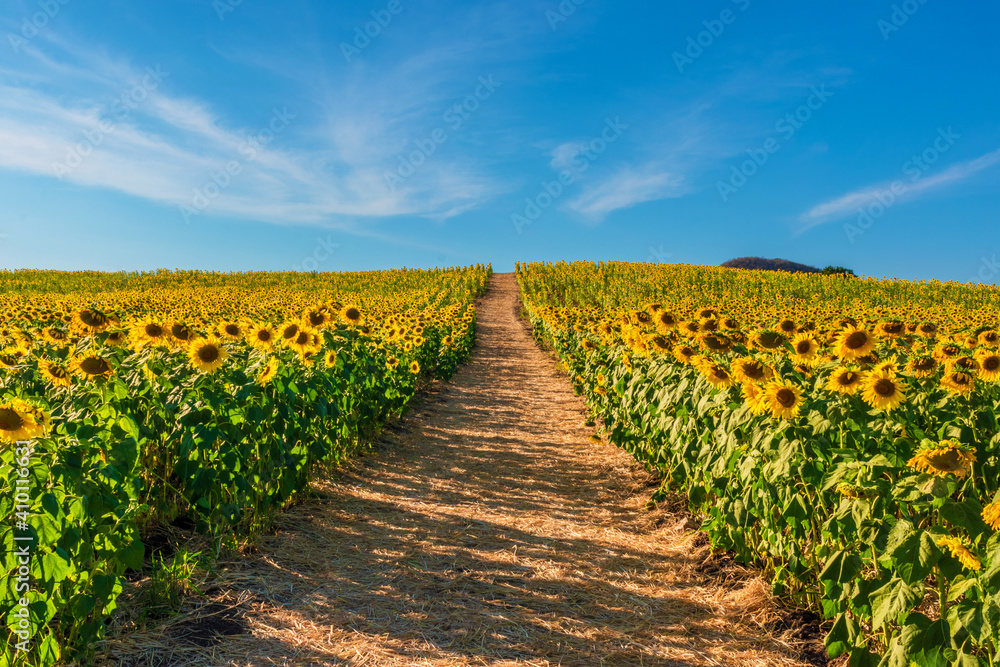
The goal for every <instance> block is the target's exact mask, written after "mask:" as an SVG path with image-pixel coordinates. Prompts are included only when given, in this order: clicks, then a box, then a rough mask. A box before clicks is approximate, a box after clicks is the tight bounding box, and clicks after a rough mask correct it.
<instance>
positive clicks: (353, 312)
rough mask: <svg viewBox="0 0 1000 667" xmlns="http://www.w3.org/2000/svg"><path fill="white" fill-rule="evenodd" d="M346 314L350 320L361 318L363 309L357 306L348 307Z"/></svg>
mask: <svg viewBox="0 0 1000 667" xmlns="http://www.w3.org/2000/svg"><path fill="white" fill-rule="evenodd" d="M344 316H345V317H346V318H347V319H349V320H359V319H361V311H360V310H358V309H357V308H348V309H347V312H345V313H344Z"/></svg>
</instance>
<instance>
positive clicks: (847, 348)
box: [836, 325, 875, 359]
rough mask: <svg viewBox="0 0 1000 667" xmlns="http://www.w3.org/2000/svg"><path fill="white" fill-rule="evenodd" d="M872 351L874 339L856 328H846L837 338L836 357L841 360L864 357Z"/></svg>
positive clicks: (850, 326)
mask: <svg viewBox="0 0 1000 667" xmlns="http://www.w3.org/2000/svg"><path fill="white" fill-rule="evenodd" d="M874 349H875V338H874V337H873V336H872V335H871V334H870V333H868V332H867V331H865V330H864V329H859V328H858V327H856V326H853V325H849V326H847V327H846V328H845V329H844V330H843V331H841V332H840V334H838V336H837V340H836V350H837V355H838V356H839V357H840V358H842V359H857V358H859V357H864V356H867V355H868V354H870V353H871V351H872V350H874Z"/></svg>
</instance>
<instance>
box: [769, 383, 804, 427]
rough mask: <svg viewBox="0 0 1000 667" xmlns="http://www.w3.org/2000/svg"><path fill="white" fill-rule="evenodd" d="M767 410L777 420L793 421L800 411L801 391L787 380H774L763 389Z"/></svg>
mask: <svg viewBox="0 0 1000 667" xmlns="http://www.w3.org/2000/svg"><path fill="white" fill-rule="evenodd" d="M764 395H765V396H766V398H767V404H768V408H770V410H771V414H772V415H773V416H774V417H776V418H777V419H794V418H795V417H798V416H799V412H801V410H802V402H803V401H802V389H800V388H799V387H797V386H796V385H794V384H792V382H791V381H789V380H784V381H781V380H775V381H772V382H770V383H769V384H768V385H767V387H765V389H764Z"/></svg>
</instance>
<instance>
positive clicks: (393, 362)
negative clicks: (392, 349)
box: [385, 357, 399, 371]
mask: <svg viewBox="0 0 1000 667" xmlns="http://www.w3.org/2000/svg"><path fill="white" fill-rule="evenodd" d="M385 365H386V367H387V368H388V369H389V370H390V371H394V370H396V368H397V367H398V366H399V359H397V358H396V357H389V358H388V359H386V360H385Z"/></svg>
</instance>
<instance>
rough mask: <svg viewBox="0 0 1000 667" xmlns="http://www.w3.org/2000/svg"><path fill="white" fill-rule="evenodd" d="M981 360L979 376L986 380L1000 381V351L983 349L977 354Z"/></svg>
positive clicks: (977, 358) (977, 359)
mask: <svg viewBox="0 0 1000 667" xmlns="http://www.w3.org/2000/svg"><path fill="white" fill-rule="evenodd" d="M976 361H978V362H979V377H980V378H982V379H983V380H985V381H986V382H1000V353H998V352H996V351H981V352H980V353H979V354H978V355H977V356H976Z"/></svg>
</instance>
